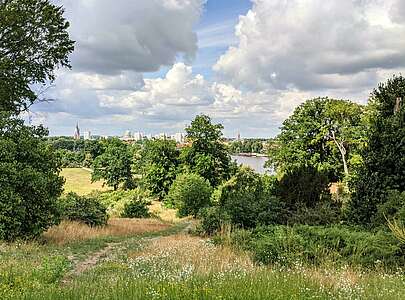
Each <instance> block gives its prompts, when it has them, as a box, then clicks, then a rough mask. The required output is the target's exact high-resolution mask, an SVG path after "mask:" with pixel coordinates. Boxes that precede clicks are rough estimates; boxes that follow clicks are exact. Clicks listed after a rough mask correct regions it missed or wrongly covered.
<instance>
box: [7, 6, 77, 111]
mask: <svg viewBox="0 0 405 300" xmlns="http://www.w3.org/2000/svg"><path fill="white" fill-rule="evenodd" d="M68 27H69V22H67V21H66V20H65V19H64V17H63V8H62V7H59V6H56V5H54V4H52V3H51V1H49V0H0V111H3V112H5V111H7V112H9V113H11V114H18V113H20V112H21V111H24V110H27V109H28V108H29V107H30V105H32V104H33V103H34V102H35V101H40V100H44V99H42V98H41V97H42V96H41V92H43V91H44V89H45V88H46V86H49V84H50V83H51V82H52V81H53V80H54V79H55V73H54V71H55V68H57V67H70V65H69V60H68V55H69V54H70V53H71V52H72V51H73V48H74V42H73V41H71V40H70V38H69V34H68V30H67V29H68ZM34 89H35V90H39V91H35V90H34Z"/></svg>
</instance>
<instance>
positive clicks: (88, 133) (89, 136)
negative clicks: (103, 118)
mask: <svg viewBox="0 0 405 300" xmlns="http://www.w3.org/2000/svg"><path fill="white" fill-rule="evenodd" d="M83 137H84V139H85V140H91V131H85V132H84V134H83Z"/></svg>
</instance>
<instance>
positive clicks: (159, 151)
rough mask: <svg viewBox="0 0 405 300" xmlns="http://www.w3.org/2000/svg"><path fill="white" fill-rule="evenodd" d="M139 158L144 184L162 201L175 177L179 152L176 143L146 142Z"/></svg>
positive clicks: (161, 140)
mask: <svg viewBox="0 0 405 300" xmlns="http://www.w3.org/2000/svg"><path fill="white" fill-rule="evenodd" d="M141 157H142V160H143V162H142V175H143V178H142V180H143V182H144V184H145V185H146V187H147V188H148V189H149V190H150V191H151V192H152V193H153V194H155V195H156V196H158V197H159V199H160V200H163V198H164V197H165V196H166V194H167V193H168V191H169V189H170V186H171V185H172V183H173V181H174V180H175V179H176V176H177V169H178V166H179V151H178V150H177V149H176V142H175V141H172V140H167V139H158V140H152V141H147V142H146V143H145V147H144V149H143V150H142V154H141Z"/></svg>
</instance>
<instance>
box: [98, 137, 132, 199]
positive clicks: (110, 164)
mask: <svg viewBox="0 0 405 300" xmlns="http://www.w3.org/2000/svg"><path fill="white" fill-rule="evenodd" d="M131 165H132V156H131V153H130V151H129V149H128V146H127V145H126V144H124V143H123V142H122V141H120V140H119V139H110V140H108V141H107V143H106V146H105V151H104V153H103V154H101V155H99V156H97V157H96V159H95V160H94V164H93V167H94V171H93V174H92V181H93V182H94V181H97V180H104V181H105V183H106V184H107V185H108V186H111V187H113V188H114V190H115V191H116V190H117V189H118V187H119V185H120V184H121V183H124V184H125V186H127V187H132V182H133V178H132V172H131Z"/></svg>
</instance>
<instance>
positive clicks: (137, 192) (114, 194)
mask: <svg viewBox="0 0 405 300" xmlns="http://www.w3.org/2000/svg"><path fill="white" fill-rule="evenodd" d="M92 195H93V197H96V198H97V199H98V200H99V201H100V202H101V203H102V204H103V205H104V206H105V207H107V212H108V215H109V216H111V217H121V216H122V215H123V214H124V210H125V206H126V205H128V204H129V203H131V202H138V201H140V202H145V204H146V203H150V198H149V194H148V193H147V192H145V191H143V190H141V189H140V188H136V189H134V190H130V191H111V192H103V193H94V194H92ZM148 205H149V204H148Z"/></svg>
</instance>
